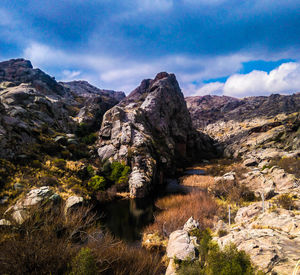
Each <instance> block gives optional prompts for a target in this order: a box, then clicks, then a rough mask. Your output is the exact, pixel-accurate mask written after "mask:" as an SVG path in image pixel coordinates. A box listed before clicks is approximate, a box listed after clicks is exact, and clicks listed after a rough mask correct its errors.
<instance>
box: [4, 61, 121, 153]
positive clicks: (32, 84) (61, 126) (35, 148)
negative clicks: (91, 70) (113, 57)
mask: <svg viewBox="0 0 300 275" xmlns="http://www.w3.org/2000/svg"><path fill="white" fill-rule="evenodd" d="M80 83H81V82H80ZM80 83H75V84H74V83H66V84H64V83H58V82H57V81H56V80H55V79H54V78H53V77H51V76H49V75H47V74H46V73H44V72H43V71H41V70H40V69H34V68H33V66H32V64H31V62H30V61H28V60H24V59H12V60H9V61H4V62H1V63H0V145H1V151H0V157H5V158H16V157H18V156H22V157H26V156H28V155H30V154H32V153H33V152H34V153H35V154H40V153H41V148H40V146H42V145H43V144H46V147H49V144H51V143H55V138H56V136H58V135H61V134H63V135H66V134H71V133H74V131H75V130H76V127H77V125H78V123H81V122H83V123H88V124H89V125H90V126H91V127H90V128H91V129H90V130H94V131H96V130H97V127H98V129H99V127H100V124H101V119H102V115H103V114H104V113H105V112H106V111H107V110H108V109H110V108H111V107H112V106H114V105H115V104H117V103H118V102H119V100H120V99H121V98H123V97H124V96H125V95H124V93H120V92H114V91H102V90H99V89H97V88H96V87H93V86H91V85H90V84H88V83H87V82H84V83H81V84H80ZM78 87H80V89H79V88H78ZM79 90H80V91H79ZM93 94H94V95H95V96H94V97H91V95H93ZM99 121H100V122H99ZM54 147H55V146H54Z"/></svg>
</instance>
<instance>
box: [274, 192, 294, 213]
mask: <svg viewBox="0 0 300 275" xmlns="http://www.w3.org/2000/svg"><path fill="white" fill-rule="evenodd" d="M276 202H277V203H278V204H279V205H280V206H281V207H282V208H284V209H287V210H291V209H293V208H294V201H293V198H292V197H291V196H290V195H289V194H282V195H280V196H279V197H278V198H277V199H276Z"/></svg>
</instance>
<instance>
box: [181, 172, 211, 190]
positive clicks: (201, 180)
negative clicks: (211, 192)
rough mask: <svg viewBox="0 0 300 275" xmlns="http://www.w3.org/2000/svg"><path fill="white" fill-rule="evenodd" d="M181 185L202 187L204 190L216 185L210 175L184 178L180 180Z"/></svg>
mask: <svg viewBox="0 0 300 275" xmlns="http://www.w3.org/2000/svg"><path fill="white" fill-rule="evenodd" d="M180 183H181V184H182V185H184V186H192V187H200V188H202V189H207V188H208V187H209V186H211V185H212V184H213V183H214V177H212V176H208V175H191V176H184V177H182V178H181V179H180Z"/></svg>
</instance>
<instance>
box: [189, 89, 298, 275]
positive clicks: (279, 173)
mask: <svg viewBox="0 0 300 275" xmlns="http://www.w3.org/2000/svg"><path fill="white" fill-rule="evenodd" d="M187 102H188V107H189V111H190V113H191V116H192V119H193V123H194V125H196V126H197V127H199V128H200V129H202V130H203V131H204V132H205V133H207V134H209V135H210V136H212V137H214V138H215V139H216V140H218V141H219V142H220V144H222V146H223V148H224V156H225V157H227V158H233V159H235V161H236V163H235V166H236V167H239V169H238V170H237V171H236V172H235V171H234V169H233V168H232V170H231V171H230V170H229V172H228V173H226V174H224V175H223V176H221V177H220V176H218V177H215V178H214V184H213V185H212V186H211V187H210V188H211V190H216V188H215V186H222V185H224V186H227V188H229V187H230V186H239V185H240V186H246V187H247V188H249V190H251V191H252V192H254V194H255V197H256V199H255V200H256V201H257V200H258V201H259V202H250V203H249V202H248V203H246V204H244V205H243V207H242V206H241V205H239V204H238V205H235V206H233V207H235V208H236V211H237V213H236V214H234V215H235V219H234V222H233V221H232V224H231V226H228V225H226V224H225V223H224V222H223V221H219V223H218V224H217V226H216V228H215V229H216V231H217V232H218V231H220V230H221V231H222V232H223V234H225V236H220V237H215V240H216V241H218V243H219V245H220V247H224V246H225V245H226V244H229V243H230V242H232V243H234V244H235V245H236V246H237V247H238V249H241V250H245V251H246V252H247V253H248V254H249V255H250V257H251V260H252V261H253V263H254V264H255V265H257V266H258V267H259V268H260V269H262V270H263V271H265V272H267V273H268V274H292V272H293V270H294V268H295V266H296V263H297V261H298V260H299V253H300V250H299V228H300V219H299V217H300V216H299V210H300V197H299V194H300V174H299V172H298V171H299V168H300V166H299V165H300V162H299V156H300V113H299V110H300V94H299V93H298V94H294V95H291V96H283V95H271V96H269V97H249V98H245V99H241V100H240V99H235V98H228V97H218V96H204V97H195V98H187ZM216 168H218V167H216ZM262 198H263V199H264V202H263V201H262Z"/></svg>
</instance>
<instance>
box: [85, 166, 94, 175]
mask: <svg viewBox="0 0 300 275" xmlns="http://www.w3.org/2000/svg"><path fill="white" fill-rule="evenodd" d="M86 170H87V173H88V176H89V177H90V178H91V177H93V176H95V170H94V168H93V166H91V165H88V166H87V168H86Z"/></svg>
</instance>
